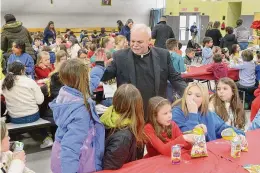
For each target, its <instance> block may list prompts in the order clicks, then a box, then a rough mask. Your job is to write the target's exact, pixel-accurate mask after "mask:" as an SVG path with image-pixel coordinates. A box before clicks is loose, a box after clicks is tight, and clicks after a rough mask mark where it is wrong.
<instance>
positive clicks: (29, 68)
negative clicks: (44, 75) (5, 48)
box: [7, 40, 34, 79]
mask: <svg viewBox="0 0 260 173" xmlns="http://www.w3.org/2000/svg"><path fill="white" fill-rule="evenodd" d="M12 51H13V53H12V54H11V55H10V57H9V58H8V62H7V65H10V64H12V63H13V62H21V63H22V64H23V65H24V66H25V67H26V70H25V74H26V75H27V76H28V77H30V78H32V79H34V61H33V58H32V57H31V56H30V55H29V54H27V53H25V43H24V42H23V41H22V40H15V41H14V42H13V45H12Z"/></svg>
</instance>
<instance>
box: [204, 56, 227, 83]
mask: <svg viewBox="0 0 260 173" xmlns="http://www.w3.org/2000/svg"><path fill="white" fill-rule="evenodd" d="M213 61H214V63H213V64H211V65H210V67H208V68H207V71H208V72H212V73H213V75H214V80H215V81H216V82H217V81H218V80H219V79H221V78H223V77H227V76H228V67H227V64H225V63H223V62H222V55H221V54H215V55H213Z"/></svg>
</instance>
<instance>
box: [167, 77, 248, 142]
mask: <svg viewBox="0 0 260 173" xmlns="http://www.w3.org/2000/svg"><path fill="white" fill-rule="evenodd" d="M208 104H209V92H208V89H207V87H205V86H204V85H203V84H201V83H198V82H192V83H190V84H189V85H188V87H187V88H186V89H185V91H184V95H183V97H182V98H181V99H180V100H178V101H176V102H175V103H174V105H173V106H174V107H173V110H172V115H173V117H172V120H173V121H174V122H175V123H176V124H177V125H178V126H179V128H180V129H181V131H182V132H186V131H190V130H193V129H194V128H195V127H200V128H202V129H203V131H204V132H205V136H206V141H212V140H216V139H219V138H221V132H222V131H223V130H224V129H226V128H230V127H231V126H228V125H227V124H226V123H225V122H224V121H223V120H222V119H221V118H220V117H219V116H218V115H217V114H216V113H213V112H211V111H209V110H208ZM232 128H233V129H234V130H235V131H236V133H237V134H239V136H240V137H241V140H242V143H244V144H245V143H246V139H245V136H244V135H245V134H244V132H243V131H241V130H238V129H237V128H235V127H232Z"/></svg>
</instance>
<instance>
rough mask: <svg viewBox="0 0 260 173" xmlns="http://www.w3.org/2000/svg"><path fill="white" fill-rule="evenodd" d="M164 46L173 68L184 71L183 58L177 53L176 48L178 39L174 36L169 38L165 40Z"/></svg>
mask: <svg viewBox="0 0 260 173" xmlns="http://www.w3.org/2000/svg"><path fill="white" fill-rule="evenodd" d="M166 48H167V49H168V50H169V52H170V55H171V60H172V63H173V67H174V69H175V70H176V71H177V72H179V73H181V72H185V71H186V67H185V65H184V59H183V58H182V56H181V55H180V54H178V53H177V51H178V50H179V49H178V41H177V40H176V39H174V38H170V39H168V40H167V41H166Z"/></svg>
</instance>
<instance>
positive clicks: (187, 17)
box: [178, 12, 200, 45]
mask: <svg viewBox="0 0 260 173" xmlns="http://www.w3.org/2000/svg"><path fill="white" fill-rule="evenodd" d="M194 15H196V16H197V20H196V24H197V27H198V30H200V27H199V26H200V12H180V13H179V17H180V18H181V16H186V29H185V28H184V27H180V24H179V38H178V39H179V42H180V43H182V44H183V45H187V44H188V41H189V38H190V35H191V34H190V26H189V16H194ZM180 21H181V19H180ZM183 29H185V40H181V31H182V30H183ZM198 38H200V31H198V34H197V39H198Z"/></svg>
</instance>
